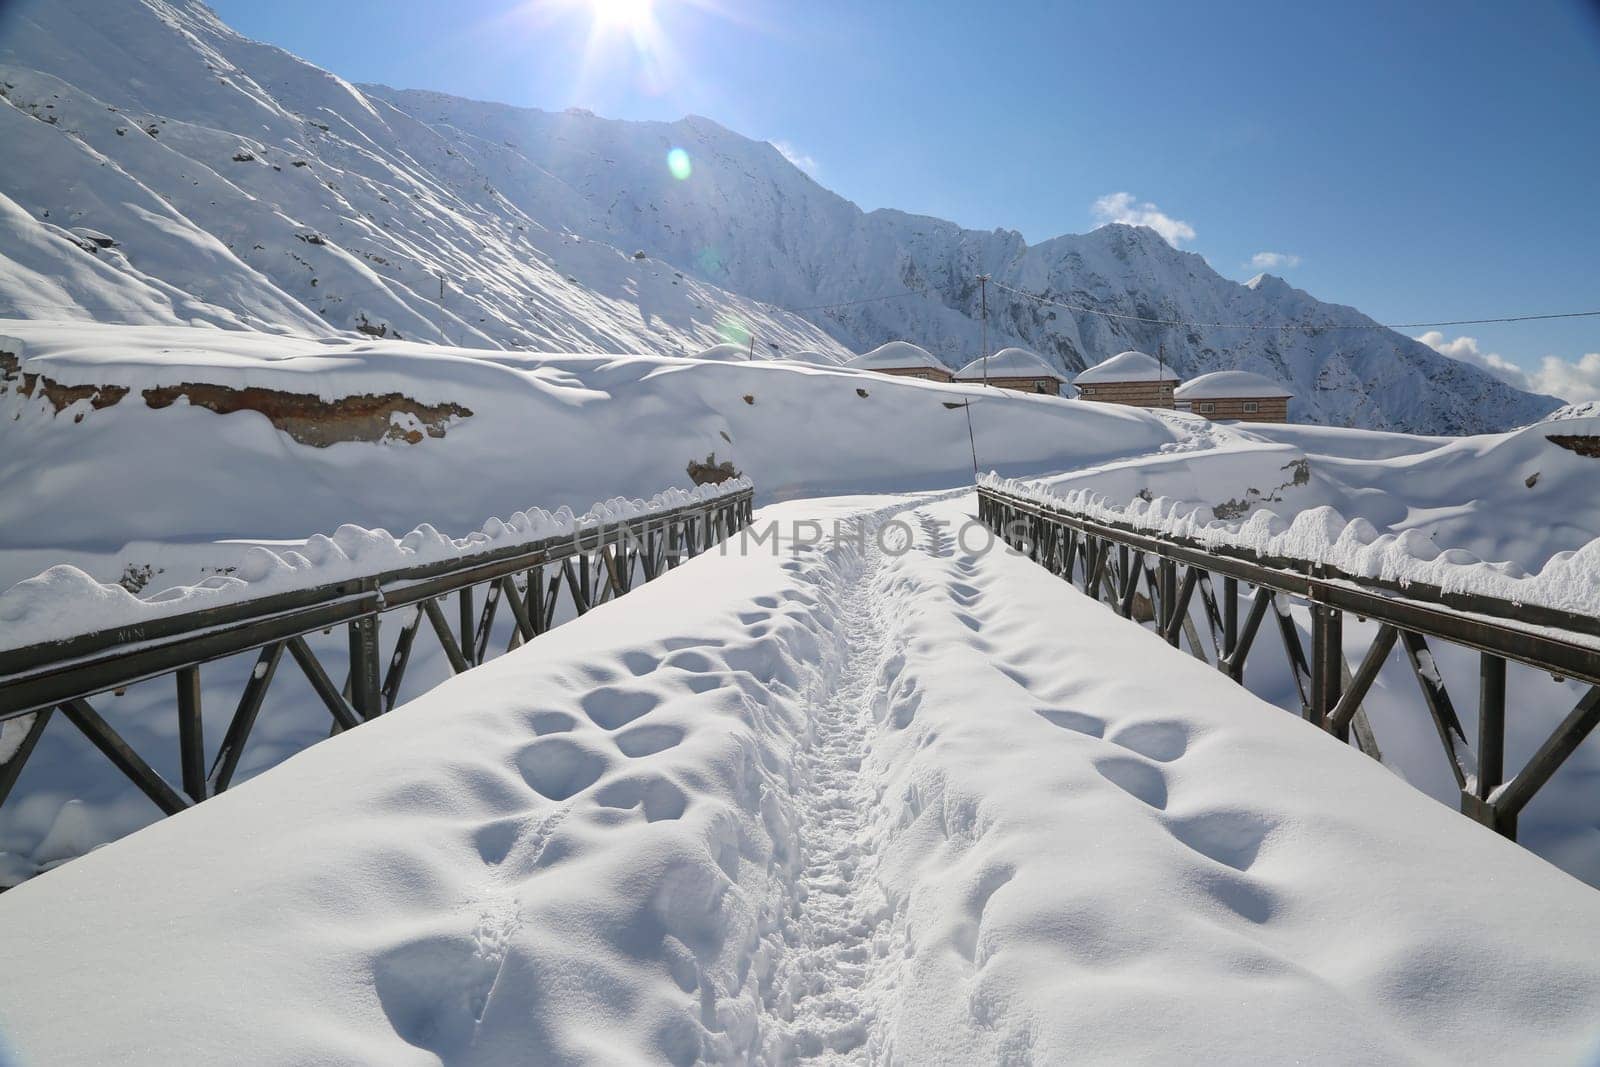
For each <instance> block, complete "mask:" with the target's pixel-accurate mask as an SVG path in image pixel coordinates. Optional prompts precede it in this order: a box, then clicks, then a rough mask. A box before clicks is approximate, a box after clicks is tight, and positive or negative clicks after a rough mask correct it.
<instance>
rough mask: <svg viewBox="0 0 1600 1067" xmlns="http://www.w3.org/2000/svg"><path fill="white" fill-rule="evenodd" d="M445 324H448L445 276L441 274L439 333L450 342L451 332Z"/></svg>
mask: <svg viewBox="0 0 1600 1067" xmlns="http://www.w3.org/2000/svg"><path fill="white" fill-rule="evenodd" d="M445 323H446V319H445V311H444V274H443V273H441V274H440V275H439V332H440V333H441V334H443V335H444V339H445V340H446V341H449V340H450V330H449V328H448V327H447V326H446V325H445Z"/></svg>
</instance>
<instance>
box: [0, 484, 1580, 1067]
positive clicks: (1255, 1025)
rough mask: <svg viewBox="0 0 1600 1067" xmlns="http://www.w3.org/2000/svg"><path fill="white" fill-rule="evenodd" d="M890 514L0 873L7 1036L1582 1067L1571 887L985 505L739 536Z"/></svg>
mask: <svg viewBox="0 0 1600 1067" xmlns="http://www.w3.org/2000/svg"><path fill="white" fill-rule="evenodd" d="M967 499H968V501H969V502H970V498H967ZM870 515H876V516H877V517H879V518H886V517H894V518H898V519H900V520H902V521H903V522H904V523H905V524H906V525H907V527H908V528H909V529H911V530H913V531H915V534H914V541H913V544H912V546H911V551H909V552H906V553H903V554H900V555H898V556H893V557H892V558H891V557H889V556H886V555H884V554H881V553H879V552H878V551H877V550H876V549H874V548H873V547H872V545H871V542H870V541H869V542H868V543H867V546H866V549H865V551H864V552H863V551H862V550H861V549H859V548H857V547H854V545H853V543H852V542H851V541H850V540H849V539H846V540H845V541H844V542H842V543H840V544H831V545H823V546H816V547H813V548H810V549H803V550H800V551H799V552H797V553H793V554H791V553H789V552H785V553H783V554H782V555H781V556H774V555H771V554H769V553H768V552H766V551H761V552H755V553H748V554H733V555H730V556H729V557H727V558H719V557H718V556H717V555H715V554H712V555H708V556H702V557H700V558H699V559H697V560H694V561H692V562H691V563H689V564H688V565H687V566H685V567H682V568H680V569H678V570H676V571H674V572H672V573H670V574H668V575H666V576H664V577H663V578H662V579H660V580H658V581H655V582H652V583H649V584H648V585H646V586H644V587H642V588H640V589H639V590H637V591H635V592H634V593H631V594H630V595H629V596H628V597H627V598H625V599H624V600H622V601H618V602H615V603H611V604H607V605H604V606H602V607H601V608H599V609H597V610H596V611H594V612H592V613H590V614H589V615H587V616H585V617H584V618H583V619H580V620H578V621H576V622H574V623H572V624H570V625H568V626H565V627H562V628H560V629H558V630H556V631H554V632H552V633H551V634H549V635H546V636H544V637H541V638H540V639H539V640H538V641H537V642H535V643H534V644H532V645H530V646H528V647H527V648H525V649H522V650H520V651H519V652H518V653H516V654H515V655H512V656H508V657H506V658H504V659H501V660H498V661H496V662H494V663H491V664H489V665H487V666H485V667H482V668H480V669H478V670H476V671H474V672H472V673H470V674H467V675H464V676H462V677H460V678H458V679H456V680H455V681H453V682H451V683H448V684H446V685H444V686H442V687H440V688H439V689H437V690H435V691H434V692H433V693H431V694H429V695H428V696H426V697H424V698H422V699H421V700H418V701H415V702H413V703H411V704H409V705H407V706H406V707H404V708H401V709H398V710H397V711H396V712H394V713H392V714H390V715H387V716H385V717H383V718H382V719H379V720H378V721H376V722H373V723H371V724H368V725H365V726H363V727H361V728H360V729H359V730H356V731H351V732H349V733H347V734H343V735H341V736H339V737H336V738H334V739H332V740H330V741H328V742H327V743H325V744H322V745H318V746H317V747H315V748H314V749H312V750H310V751H308V752H306V753H305V754H303V755H301V756H298V757H296V758H294V759H293V760H291V761H290V762H289V763H288V764H286V765H284V766H283V767H281V768H279V769H278V770H276V771H274V772H272V773H270V774H267V775H264V776H261V777H259V778H257V779H256V780H254V781H252V782H250V783H247V784H245V785H243V786H241V787H239V788H237V789H236V790H232V791H230V792H228V793H226V794H224V795H223V796H221V797H218V798H217V799H215V800H212V801H209V802H207V803H206V804H204V805H201V806H199V807H197V808H195V809H193V810H191V811H188V812H185V813H183V814H181V815H179V816H177V817H175V818H172V819H169V820H166V821H164V822H162V823H160V824H158V825H157V826H154V827H152V828H151V829H149V830H147V831H145V832H143V833H140V834H137V835H134V836H133V837H130V838H128V839H126V840H124V841H121V842H118V843H115V844H113V845H110V846H108V847H106V848H104V849H101V850H99V851H97V852H95V853H93V854H91V855H89V856H86V857H84V858H83V859H82V860H79V861H77V862H75V863H73V864H71V865H69V866H67V867H64V868H62V869H61V870H60V871H57V872H53V873H51V874H49V875H47V876H45V877H43V878H40V879H36V880H35V881H33V882H30V883H27V884H25V885H23V886H21V887H19V888H17V889H15V890H12V891H10V892H8V893H6V894H4V895H3V896H0V921H3V922H4V923H5V925H6V926H7V928H8V929H11V930H25V931H27V935H26V936H24V937H21V938H17V939H13V940H11V941H10V942H9V943H8V956H9V960H8V963H9V966H8V967H6V968H5V969H4V970H3V971H0V1026H3V1028H4V1032H5V1034H6V1035H7V1039H8V1040H9V1041H10V1042H11V1043H12V1045H13V1046H14V1051H15V1052H16V1054H18V1055H20V1056H21V1057H22V1058H23V1059H24V1061H25V1062H28V1061H34V1060H37V1061H41V1062H96V1061H104V1060H111V1059H115V1060H117V1061H118V1062H126V1063H166V1062H170V1060H171V1058H172V1056H173V1054H174V1050H177V1049H181V1050H183V1055H184V1056H185V1057H188V1058H192V1059H194V1060H196V1061H200V1062H219V1061H227V1060H235V1059H238V1058H239V1057H240V1056H241V1055H244V1056H253V1055H259V1054H262V1053H263V1051H264V1050H270V1055H271V1056H272V1058H274V1059H278V1060H286V1061H297V1062H299V1061H328V1060H342V1061H362V1062H384V1063H419V1064H420V1063H436V1062H439V1061H441V1060H443V1061H445V1062H452V1063H484V1064H491V1063H524V1062H530V1061H536V1062H541V1063H552V1064H555V1063H579V1062H621V1061H631V1062H658V1063H659V1062H670V1063H689V1062H693V1061H696V1060H705V1061H709V1062H726V1063H732V1062H762V1063H779V1062H789V1061H790V1060H792V1059H793V1058H796V1057H799V1056H828V1057H833V1058H844V1057H847V1056H854V1057H861V1058H876V1059H878V1060H895V1061H904V1062H931V1061H940V1060H959V1061H962V1062H1003V1061H1015V1060H1020V1059H1027V1060H1032V1061H1037V1062H1064V1061H1069V1060H1070V1061H1073V1062H1103V1063H1130V1062H1173V1061H1189V1060H1197V1061H1219V1060H1227V1061H1229V1062H1257V1063H1282V1062H1287V1061H1302V1062H1304V1061H1313V1062H1348V1061H1362V1062H1392V1061H1399V1060H1406V1061H1409V1060H1414V1059H1419V1058H1438V1059H1440V1060H1442V1061H1460V1060H1493V1061H1517V1062H1566V1061H1572V1060H1575V1059H1577V1058H1579V1057H1581V1056H1583V1055H1587V1054H1591V1053H1592V1052H1593V1050H1594V1043H1595V1038H1596V1033H1595V1024H1594V1020H1595V1019H1596V1017H1597V1016H1600V964H1597V963H1596V961H1597V960H1600V936H1597V933H1596V931H1600V897H1596V895H1595V894H1594V893H1593V891H1592V890H1590V889H1588V888H1587V887H1584V886H1581V885H1579V884H1578V883H1576V882H1574V881H1572V880H1570V879H1568V878H1566V876H1564V875H1562V874H1560V873H1559V872H1556V871H1554V870H1552V869H1551V868H1549V867H1548V866H1547V865H1546V864H1544V863H1543V862H1542V861H1541V860H1539V859H1537V858H1536V857H1534V856H1532V855H1530V854H1528V853H1526V852H1524V851H1522V850H1520V849H1518V848H1517V847H1515V846H1514V845H1512V844H1510V843H1509V842H1506V841H1504V840H1503V839H1501V838H1499V837H1497V836H1495V835H1494V834H1492V833H1490V832H1488V831H1486V830H1484V829H1483V828H1481V827H1478V826H1475V825H1473V824H1472V823H1470V822H1469V821H1467V820H1465V819H1462V818H1461V817H1460V816H1458V815H1456V814H1454V813H1451V812H1448V811H1446V810H1444V809H1442V808H1440V807H1438V806H1436V805H1434V804H1432V803H1430V802H1428V801H1427V800H1426V799H1425V798H1423V797H1421V796H1419V795H1418V794H1416V793H1414V792H1413V791H1412V790H1410V789H1409V788H1408V787H1407V786H1405V785H1404V784H1403V783H1401V782H1399V781H1398V780H1397V779H1395V778H1394V777H1393V776H1391V775H1389V774H1388V773H1386V772H1385V771H1384V770H1383V769H1382V768H1381V767H1379V766H1378V765H1377V764H1375V763H1373V762H1372V761H1370V760H1367V759H1366V758H1365V757H1363V756H1361V755H1359V754H1358V753H1356V752H1354V751H1352V750H1350V749H1349V748H1347V747H1344V746H1341V745H1339V744H1337V743H1336V742H1335V741H1333V740H1332V739H1331V738H1329V737H1328V736H1326V735H1325V734H1322V733H1321V732H1320V731H1317V730H1315V729H1313V728H1311V727H1309V726H1308V725H1306V724H1305V723H1303V722H1300V721H1297V720H1295V719H1294V718H1292V717H1290V716H1287V715H1285V714H1283V713H1282V712H1280V711H1278V710H1276V709H1274V708H1271V707H1268V706H1266V705H1264V704H1260V703H1258V702H1256V701H1254V700H1252V699H1250V698H1248V697H1244V696H1242V695H1241V694H1240V693H1239V691H1238V690H1237V689H1236V688H1235V687H1233V686H1232V685H1231V684H1230V683H1228V682H1227V680H1226V679H1224V678H1223V677H1222V676H1220V675H1219V674H1217V673H1216V672H1215V671H1213V670H1209V669H1207V668H1205V667H1203V666H1202V665H1200V664H1198V663H1195V662H1193V661H1191V660H1188V659H1187V658H1185V657H1183V656H1181V655H1178V654H1176V653H1174V652H1173V651H1172V650H1171V649H1169V648H1167V647H1166V646H1165V645H1164V644H1162V643H1161V642H1160V641H1159V640H1158V639H1157V638H1156V637H1154V636H1153V635H1151V634H1148V633H1146V632H1143V631H1141V630H1140V629H1139V628H1138V627H1136V626H1135V625H1133V624H1132V623H1129V622H1125V621H1123V620H1120V619H1117V618H1115V617H1113V616H1112V615H1111V614H1110V613H1109V612H1108V611H1106V610H1105V609H1104V608H1103V607H1100V606H1099V605H1095V604H1093V603H1091V602H1090V601H1088V600H1087V599H1085V598H1083V597H1081V596H1080V595H1078V594H1076V593H1075V592H1073V591H1072V590H1071V589H1070V588H1068V587H1067V586H1066V585H1065V584H1064V583H1058V582H1052V581H1041V580H1040V578H1039V574H1038V570H1037V568H1036V567H1035V566H1034V565H1033V564H1031V563H1029V562H1028V561H1026V560H1023V559H1020V558H1017V557H1014V556H1010V555H1007V554H1004V553H1001V552H994V553H988V554H982V555H978V554H974V553H973V552H971V551H968V550H967V549H965V548H963V547H961V545H960V542H959V539H958V538H957V537H955V536H954V535H955V533H956V532H958V527H959V524H960V523H962V522H963V521H964V520H965V519H966V518H967V517H968V513H967V509H966V508H965V507H956V506H951V505H949V504H942V503H938V502H934V501H926V500H923V501H916V500H912V501H895V500H891V499H879V500H875V501H874V500H867V501H835V502H806V503H804V504H789V505H782V506H780V507H777V508H773V509H770V510H769V511H767V512H765V513H764V514H763V516H762V518H774V519H780V520H783V519H788V520H794V519H799V518H806V519H815V520H818V521H821V522H822V523H824V525H825V526H829V525H831V524H832V522H833V521H834V520H836V519H837V520H846V521H848V520H850V519H851V518H854V517H865V516H870ZM1153 661H1160V663H1161V668H1162V669H1161V670H1160V671H1151V670H1149V669H1148V668H1149V665H1150V664H1151V663H1152V662H1153ZM1173 692H1181V693H1182V694H1183V698H1182V700H1181V701H1179V702H1178V703H1176V704H1174V703H1173V701H1172V693H1173ZM174 960H181V961H182V966H177V967H175V966H173V961H174ZM219 991H221V995H223V996H225V997H226V1000H227V1008H228V1010H218V1007H217V1005H218V999H217V998H218V996H219ZM83 1004H93V1005H94V1006H95V1010H94V1011H93V1012H91V1013H88V1014H84V1013H82V1012H78V1011H76V1010H72V1011H71V1012H69V1011H68V1009H67V1006H68V1005H83Z"/></svg>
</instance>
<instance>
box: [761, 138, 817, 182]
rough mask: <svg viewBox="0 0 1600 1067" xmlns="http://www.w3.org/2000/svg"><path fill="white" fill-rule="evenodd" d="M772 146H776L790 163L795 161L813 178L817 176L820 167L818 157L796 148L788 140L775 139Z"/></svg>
mask: <svg viewBox="0 0 1600 1067" xmlns="http://www.w3.org/2000/svg"><path fill="white" fill-rule="evenodd" d="M772 147H773V148H776V149H777V150H778V152H779V154H781V155H782V156H783V158H784V159H787V160H788V161H789V162H790V163H793V164H794V165H795V166H797V167H799V168H800V169H801V170H803V171H805V172H806V173H807V174H809V175H811V176H812V177H813V178H815V177H816V176H817V171H818V170H819V169H820V168H819V167H818V166H817V161H816V159H815V158H813V157H812V156H810V155H809V154H807V153H805V152H802V151H800V149H798V148H796V147H795V146H794V145H792V144H790V143H789V142H788V141H773V142H772Z"/></svg>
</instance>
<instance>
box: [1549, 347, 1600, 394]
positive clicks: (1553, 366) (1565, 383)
mask: <svg viewBox="0 0 1600 1067" xmlns="http://www.w3.org/2000/svg"><path fill="white" fill-rule="evenodd" d="M1533 377H1534V381H1536V382H1538V383H1539V392H1541V393H1549V394H1550V395H1552V396H1559V397H1560V398H1561V399H1562V400H1565V401H1566V402H1567V403H1569V404H1582V403H1583V402H1585V401H1587V400H1600V352H1587V353H1585V354H1584V355H1581V356H1579V357H1578V358H1577V359H1576V360H1566V359H1561V358H1560V357H1558V356H1545V357H1544V359H1542V360H1540V361H1539V373H1537V374H1535V375H1534V376H1533Z"/></svg>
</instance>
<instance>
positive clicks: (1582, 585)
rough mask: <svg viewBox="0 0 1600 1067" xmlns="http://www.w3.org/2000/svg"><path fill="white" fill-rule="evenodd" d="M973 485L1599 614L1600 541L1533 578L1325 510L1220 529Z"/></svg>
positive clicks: (986, 479) (1156, 530)
mask: <svg viewBox="0 0 1600 1067" xmlns="http://www.w3.org/2000/svg"><path fill="white" fill-rule="evenodd" d="M978 484H979V485H980V486H983V487H985V488H989V489H994V490H997V491H1000V492H1005V493H1009V494H1011V495H1012V496H1017V497H1021V498H1023V499H1025V500H1029V501H1032V502H1033V503H1036V504H1041V505H1044V506H1046V507H1052V508H1059V509H1061V510H1064V511H1067V512H1070V513H1072V514H1074V515H1078V516H1080V517H1082V518H1086V519H1090V520H1092V521H1095V522H1102V523H1110V524H1116V525H1122V526H1127V527H1130V528H1132V529H1136V530H1139V531H1141V532H1144V533H1148V534H1151V535H1153V536H1160V537H1169V538H1181V539H1187V540H1190V541H1193V542H1195V543H1197V544H1199V545H1201V546H1203V547H1205V548H1207V549H1208V550H1210V549H1218V548H1227V549H1232V550H1236V551H1242V552H1250V553H1254V554H1255V555H1257V556H1259V557H1263V558H1267V557H1272V558H1279V559H1292V560H1297V561H1300V562H1303V563H1305V564H1308V565H1311V564H1318V565H1322V566H1327V567H1332V568H1335V569H1337V570H1339V571H1341V572H1342V573H1344V574H1346V575H1348V576H1350V577H1352V578H1358V579H1359V578H1366V579H1372V580H1375V581H1381V582H1390V583H1398V584H1400V585H1402V586H1403V585H1410V584H1413V583H1418V584H1423V585H1429V586H1433V587H1436V588H1438V589H1439V590H1440V591H1442V592H1444V593H1465V594H1471V595H1474V596H1481V597H1488V598H1493V599H1496V600H1504V601H1508V602H1510V603H1512V604H1533V605H1538V606H1540V607H1546V608H1551V609H1554V610H1558V611H1566V612H1573V613H1576V614H1580V615H1590V616H1600V538H1596V539H1594V540H1592V541H1590V542H1589V543H1588V544H1586V545H1584V546H1583V547H1582V548H1579V549H1577V550H1575V551H1570V552H1558V553H1556V554H1555V555H1553V556H1551V557H1550V559H1549V560H1548V561H1546V563H1545V564H1544V566H1543V567H1542V568H1540V570H1539V571H1538V573H1536V574H1529V573H1528V572H1526V571H1524V570H1523V569H1522V568H1521V567H1519V566H1517V565H1516V564H1515V563H1494V562H1489V561H1486V560H1483V559H1480V558H1478V557H1477V556H1475V555H1473V554H1472V553H1471V552H1468V551H1466V550H1464V549H1459V548H1446V549H1441V548H1440V547H1439V546H1438V545H1436V544H1434V543H1433V541H1432V540H1430V539H1429V538H1428V536H1427V535H1426V534H1424V533H1422V532H1421V531H1420V530H1405V531H1402V532H1400V533H1398V534H1395V533H1382V532H1380V531H1379V530H1378V529H1377V528H1376V527H1374V526H1373V525H1372V523H1370V522H1368V521H1367V520H1366V519H1359V518H1358V519H1350V520H1346V519H1345V517H1344V516H1343V515H1341V514H1340V513H1339V511H1338V510H1337V509H1336V508H1333V507H1329V506H1326V505H1324V506H1320V507H1314V508H1308V509H1306V510H1305V511H1302V512H1300V513H1299V514H1297V515H1296V516H1295V517H1294V519H1293V520H1292V521H1285V520H1284V519H1283V518H1282V517H1281V516H1279V515H1278V514H1277V513H1276V512H1273V511H1271V510H1270V509H1266V508H1263V509H1261V510H1258V511H1256V512H1255V513H1254V514H1252V515H1251V516H1250V517H1249V518H1248V519H1246V520H1244V521H1243V522H1226V521H1223V520H1220V519H1217V518H1215V517H1214V516H1213V515H1212V513H1211V509H1210V508H1209V507H1207V506H1205V505H1203V504H1197V503H1195V502H1193V501H1179V500H1170V499H1168V498H1166V497H1156V498H1154V499H1152V500H1148V501H1147V500H1143V499H1137V498H1136V499H1134V500H1131V501H1128V502H1127V503H1126V504H1118V503H1114V502H1112V501H1111V500H1110V499H1109V498H1107V497H1106V496H1105V495H1104V494H1101V493H1097V492H1095V491H1093V490H1089V489H1071V490H1067V491H1065V492H1056V491H1053V490H1051V489H1050V488H1049V487H1047V486H1044V485H1040V484H1039V483H1037V482H1029V481H1021V480H1017V479H1014V478H1004V477H1001V476H1000V475H999V474H997V473H995V472H993V471H991V472H990V473H988V474H985V475H982V476H980V477H979V479H978Z"/></svg>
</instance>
